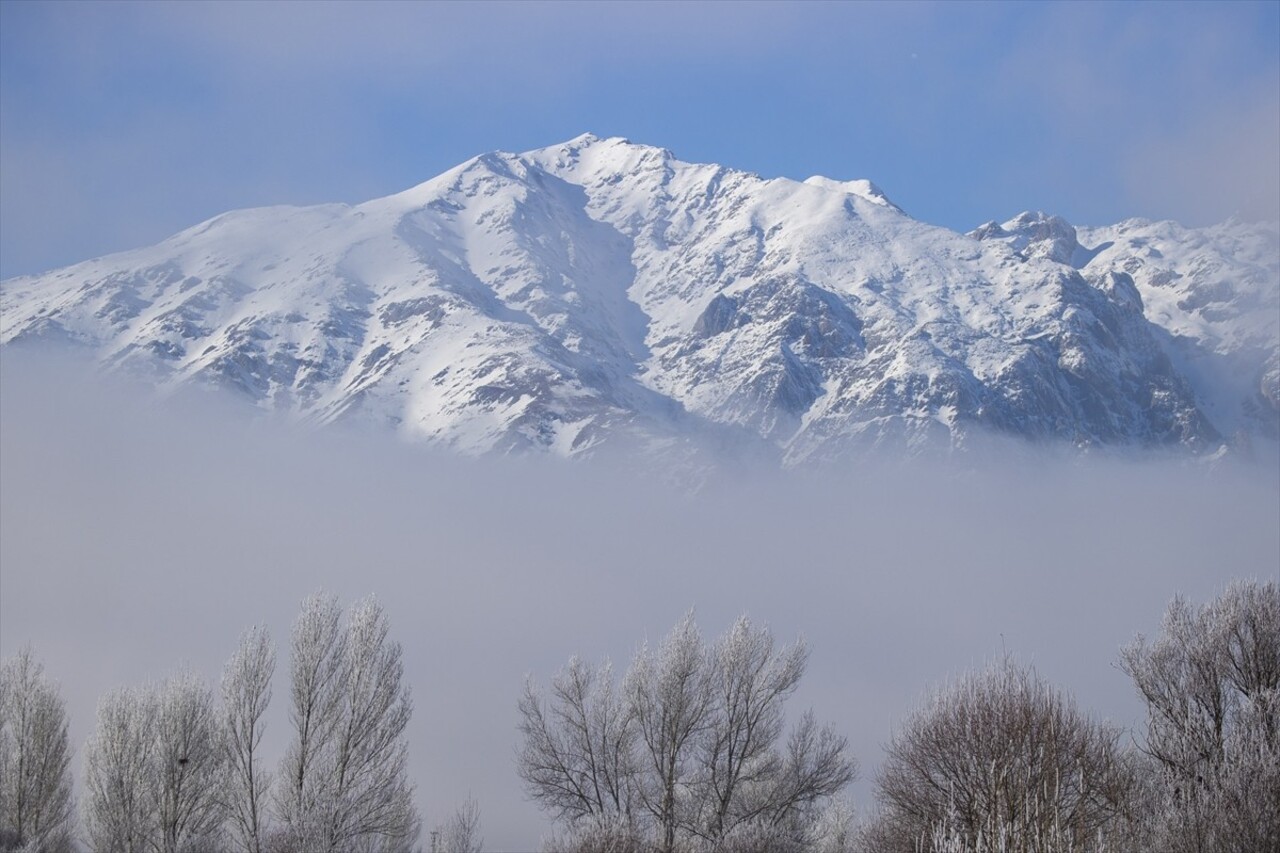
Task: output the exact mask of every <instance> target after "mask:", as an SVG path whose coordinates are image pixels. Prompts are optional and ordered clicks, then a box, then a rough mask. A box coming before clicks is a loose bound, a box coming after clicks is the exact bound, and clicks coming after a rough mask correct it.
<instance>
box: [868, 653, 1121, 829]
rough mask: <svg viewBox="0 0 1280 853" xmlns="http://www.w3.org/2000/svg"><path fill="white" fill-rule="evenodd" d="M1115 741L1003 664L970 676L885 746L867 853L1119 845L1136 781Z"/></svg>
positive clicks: (1060, 697) (1063, 699)
mask: <svg viewBox="0 0 1280 853" xmlns="http://www.w3.org/2000/svg"><path fill="white" fill-rule="evenodd" d="M1120 734H1121V733H1120V730H1119V729H1116V728H1113V727H1110V726H1107V725H1103V724H1101V723H1098V722H1095V721H1093V720H1091V719H1090V718H1089V717H1087V716H1086V715H1085V714H1083V713H1081V712H1080V711H1079V710H1077V708H1076V706H1075V703H1074V702H1073V701H1072V700H1071V699H1070V698H1069V697H1068V696H1066V695H1064V694H1062V693H1060V692H1059V691H1057V690H1054V689H1053V688H1051V687H1050V686H1048V685H1047V684H1046V683H1045V682H1044V681H1043V680H1041V679H1040V678H1039V677H1038V676H1036V675H1035V673H1033V672H1031V671H1029V670H1027V669H1023V668H1021V667H1018V666H1016V665H1015V664H1013V663H1012V662H1011V661H1009V660H1004V661H1002V662H1000V663H998V664H996V665H993V666H991V667H989V668H987V669H986V670H985V671H982V672H979V673H975V674H970V675H967V676H965V677H963V678H961V679H960V680H959V681H957V682H956V683H955V684H953V685H951V686H950V687H948V688H946V689H943V690H941V691H939V692H937V693H935V694H934V695H933V696H932V697H931V698H930V699H929V700H928V701H927V702H926V703H925V704H924V705H923V706H922V707H921V708H919V709H918V710H916V711H915V712H913V713H912V714H911V715H910V716H909V717H908V718H907V720H906V722H905V723H904V724H903V726H902V728H901V729H900V730H899V731H897V732H896V733H895V734H894V735H893V737H892V739H891V741H890V743H889V746H888V748H887V754H886V757H885V761H884V764H883V765H882V767H881V770H880V773H879V775H878V778H877V780H876V784H877V797H878V799H879V801H880V806H881V812H880V814H879V816H878V817H877V819H876V821H875V824H874V825H873V827H872V828H871V830H870V836H871V837H872V839H873V841H872V842H871V843H870V845H869V846H870V849H875V850H877V851H883V853H898V851H901V853H946V851H950V850H952V849H955V850H957V851H959V850H966V851H967V850H993V851H994V850H1028V851H1041V850H1044V851H1056V850H1064V851H1065V850H1080V851H1084V850H1093V849H1095V848H1094V846H1093V845H1095V844H1097V843H1098V842H1100V841H1102V842H1106V841H1107V840H1108V839H1109V838H1117V839H1118V838H1122V837H1127V835H1126V833H1128V831H1129V821H1128V818H1129V816H1130V803H1131V796H1132V792H1133V789H1134V784H1135V779H1134V767H1133V762H1132V761H1131V759H1130V757H1129V756H1128V755H1127V754H1126V753H1125V752H1124V751H1123V750H1122V749H1121V748H1120V746H1119V738H1120Z"/></svg>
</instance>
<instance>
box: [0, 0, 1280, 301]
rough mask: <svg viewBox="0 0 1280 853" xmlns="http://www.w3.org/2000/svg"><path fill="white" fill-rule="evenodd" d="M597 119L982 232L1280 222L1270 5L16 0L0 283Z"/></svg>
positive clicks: (359, 196)
mask: <svg viewBox="0 0 1280 853" xmlns="http://www.w3.org/2000/svg"><path fill="white" fill-rule="evenodd" d="M587 130H590V131H592V132H594V133H597V134H600V135H608V136H613V135H618V136H626V137H629V138H631V139H633V140H635V141H638V142H646V143H649V144H654V145H661V146H664V147H667V148H670V149H672V150H673V151H674V152H675V153H676V154H677V156H679V157H681V158H682V159H685V160H691V161H704V162H705V161H715V162H719V163H724V164H726V165H729V166H734V167H737V168H742V169H748V170H751V171H755V172H758V173H760V174H762V175H765V176H787V177H793V178H799V179H803V178H805V177H808V176H809V175H812V174H825V175H828V176H831V177H836V178H842V179H847V178H855V177H865V178H870V179H871V180H873V181H875V182H876V183H878V184H879V185H880V186H881V187H882V188H883V189H884V190H885V191H886V193H887V194H888V195H889V196H890V197H891V198H892V199H894V201H896V202H897V203H898V204H899V205H901V206H902V207H903V208H904V209H906V210H907V211H908V212H909V213H911V214H912V215H914V216H916V217H917V218H919V219H923V220H925V221H928V222H934V223H938V224H941V225H946V226H948V227H952V228H956V229H961V230H967V229H969V228H972V227H974V226H975V225H978V224H980V223H981V222H983V221H986V220H989V219H1005V218H1008V217H1010V216H1012V215H1014V214H1016V213H1017V212H1019V211H1021V210H1024V209H1042V210H1046V211H1051V212H1054V213H1059V214H1061V215H1063V216H1065V217H1067V218H1068V219H1069V220H1071V221H1073V222H1076V223H1080V224H1101V223H1104V222H1111V221H1116V220H1119V219H1122V218H1125V217H1128V216H1146V217H1151V218H1174V219H1178V220H1180V221H1183V222H1185V223H1186V224H1191V225H1200V224H1207V223H1209V222H1212V221H1217V220H1220V219H1223V218H1225V217H1226V216H1229V215H1232V214H1239V215H1243V216H1245V217H1248V218H1259V217H1265V218H1271V219H1274V218H1278V217H1280V164H1278V163H1280V3H1276V2H1269V3H1257V4H1255V3H1241V4H1235V3H1226V2H1218V3H1213V4H1206V5H1199V4H1192V3H1159V4H1157V3H1133V4H1114V5H1113V4H1103V3H1099V4H1092V3H1068V4H1052V3H1001V4H962V3H946V4H940V5H933V4H928V3H896V4H888V5H879V4H871V3H856V4H839V3H807V4H806V3H788V4H772V3H715V4H697V3H647V4H625V3H617V2H614V3H607V4H598V5H594V4H588V3H533V2H521V3H500V2H493V3H470V4H452V3H432V4H411V3H398V2H396V3H362V4H351V5H347V4H341V3H326V4H321V5H307V4H304V3H284V2H281V3H267V4H253V3H247V2H245V3H198V2H191V3H165V2H145V3H132V4H117V3H110V2H101V0H98V1H97V2H58V3H30V2H25V0H0V276H4V277H7V276H10V275H16V274H22V273H30V272H38V271H41V270H44V269H48V268H52V267H56V266H60V265H63V264H67V263H72V262H75V261H78V260H83V259H85V258H88V257H91V256H96V255H99V254H103V253H106V252H111V251H117V250H122V249H127V248H132V247H134V246H139V245H146V244H150V243H154V242H156V241H158V240H160V239H163V238H164V237H166V236H168V235H169V234H171V233H173V232H175V231H177V230H179V229H181V228H184V227H187V226H189V225H192V224H194V223H196V222H198V221H201V220H203V219H206V218H208V217H210V216H213V215H216V214H218V213H220V212H222V211H224V210H228V209H233V208H240V207H249V206H256V205H265V204H281V203H283V204H310V203H316V202H324V201H347V202H358V201H363V200H365V199H368V198H373V197H376V196H379V195H385V194H388V193H391V192H396V191H398V190H401V189H404V188H406V187H408V186H411V185H413V184H415V183H418V182H420V181H423V180H426V179H427V178H430V177H432V176H434V175H436V174H438V173H439V172H441V171H443V170H445V169H447V168H449V167H450V166H452V165H455V164H457V163H458V162H461V161H462V160H465V159H467V158H468V157H471V156H473V155H475V154H478V153H482V152H484V151H489V150H495V149H500V150H508V151H520V150H527V149H529V148H535V147H540V146H543V145H549V144H553V143H556V142H560V141H563V140H566V139H569V138H571V137H573V136H576V135H578V134H579V133H582V132H584V131H587Z"/></svg>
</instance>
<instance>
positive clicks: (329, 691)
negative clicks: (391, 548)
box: [277, 593, 420, 851]
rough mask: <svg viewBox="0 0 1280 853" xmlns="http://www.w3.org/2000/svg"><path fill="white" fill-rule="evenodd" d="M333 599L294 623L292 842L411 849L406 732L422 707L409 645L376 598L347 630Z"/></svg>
mask: <svg viewBox="0 0 1280 853" xmlns="http://www.w3.org/2000/svg"><path fill="white" fill-rule="evenodd" d="M341 623H342V614H341V608H340V607H339V605H338V603H337V600H336V599H335V598H333V597H332V596H326V595H324V594H321V593H317V594H316V595H313V596H311V597H309V598H308V599H307V600H306V601H304V602H303V607H302V613H301V614H300V615H299V617H298V619H297V621H296V622H295V623H294V630H293V644H292V652H293V654H292V667H291V669H292V676H293V678H292V684H291V688H290V698H291V708H290V719H291V722H292V723H293V729H294V731H293V740H292V742H291V743H290V746H289V748H288V752H287V753H286V755H285V758H284V761H283V763H282V765H281V769H280V774H279V776H280V788H279V790H278V791H277V802H278V807H279V812H280V817H281V821H282V822H283V824H284V833H283V836H284V841H283V843H284V844H285V846H287V847H288V848H290V849H294V850H306V851H347V850H370V851H372V850H385V851H392V850H400V849H408V848H409V847H410V846H412V844H413V843H414V841H415V839H416V838H417V836H418V833H419V826H420V822H419V819H418V815H417V810H416V809H415V807H414V805H413V786H412V784H411V783H410V782H409V779H408V747H407V742H406V737H405V730H406V728H407V726H408V723H409V718H410V714H411V712H412V707H413V706H412V702H411V700H410V697H409V688H408V686H407V685H405V684H403V672H404V667H403V663H402V661H401V648H400V644H399V643H396V642H394V641H392V640H390V638H389V633H390V626H389V623H388V621H387V618H386V615H385V613H384V612H383V610H382V608H381V606H380V605H378V603H377V602H376V601H374V600H373V599H366V600H365V601H363V602H361V603H360V604H359V605H357V606H356V608H355V609H354V611H353V612H352V614H351V616H350V618H349V619H348V621H347V623H346V625H345V627H344V626H343V625H342V624H341Z"/></svg>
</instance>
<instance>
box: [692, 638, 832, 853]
mask: <svg viewBox="0 0 1280 853" xmlns="http://www.w3.org/2000/svg"><path fill="white" fill-rule="evenodd" d="M808 656H809V653H808V649H807V648H806V647H805V645H804V643H803V642H802V641H799V640H797V641H796V642H795V643H794V644H793V645H791V646H788V647H785V648H781V649H779V648H776V646H775V643H774V639H773V634H772V633H771V632H770V631H769V630H768V628H767V627H764V626H755V625H752V624H751V622H750V620H749V619H747V617H745V616H743V617H741V618H739V619H738V621H737V622H736V623H735V624H734V625H733V627H732V628H730V629H729V631H728V632H726V633H725V635H724V636H723V637H721V638H720V640H719V641H718V642H717V643H716V646H715V648H714V650H713V654H712V660H711V670H710V677H711V681H712V684H713V690H712V692H713V700H714V706H713V707H714V711H713V713H712V715H711V720H710V725H709V726H708V728H707V732H706V735H705V736H704V737H703V738H702V741H701V745H700V746H701V755H700V757H699V762H700V764H701V766H702V767H703V768H704V772H703V774H702V777H701V779H700V780H699V783H700V784H701V785H703V786H705V788H706V790H705V791H704V792H702V794H701V796H700V797H699V799H700V800H701V801H702V802H703V803H704V813H703V814H702V815H701V816H700V818H699V821H698V823H697V824H695V825H693V826H691V827H690V830H691V831H692V832H693V833H694V834H696V835H699V836H701V837H703V838H705V839H707V840H708V841H712V842H718V841H720V840H721V839H724V838H725V837H727V836H729V835H730V834H731V833H732V832H733V831H734V828H735V827H736V826H738V825H739V824H757V825H759V826H763V827H769V828H771V829H770V832H772V833H774V834H775V835H776V834H777V833H778V832H780V831H781V830H782V829H783V828H784V827H786V826H788V825H793V826H794V833H793V834H795V835H797V837H798V836H801V835H803V832H804V830H803V826H804V825H806V824H808V823H809V822H810V821H809V820H808V819H807V818H806V819H802V820H799V821H792V820H791V819H792V818H793V817H797V816H799V815H800V813H801V812H806V811H807V810H808V809H809V808H810V807H811V806H814V805H815V804H818V803H821V802H824V801H825V800H826V799H827V798H829V797H831V796H834V795H835V794H837V793H839V791H841V790H842V789H843V788H845V787H846V786H847V785H848V784H849V782H851V781H852V779H853V776H854V773H855V771H856V765H855V764H854V762H853V761H852V760H850V759H848V758H847V757H846V755H845V750H846V748H847V743H846V741H845V739H844V738H843V737H840V736H838V735H836V734H835V733H834V732H833V731H832V730H831V729H829V728H821V729H820V728H819V727H818V726H817V724H816V722H815V721H814V719H813V716H812V714H805V715H804V716H803V717H802V718H801V720H800V721H799V723H798V724H797V726H796V728H795V729H794V731H793V732H792V734H791V737H790V738H789V740H788V743H787V749H786V752H785V753H783V752H781V751H779V749H778V747H779V740H780V739H781V736H782V731H783V723H784V705H785V702H786V700H787V699H788V698H789V697H790V696H791V694H792V693H794V692H795V690H796V687H797V686H798V685H799V683H800V679H801V677H802V676H803V675H804V670H805V665H806V663H807V662H808ZM752 832H753V834H754V835H755V836H760V837H763V835H762V833H763V830H761V829H758V828H757V829H755V830H753V831H752Z"/></svg>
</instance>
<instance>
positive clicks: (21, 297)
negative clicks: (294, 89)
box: [0, 135, 1280, 464]
mask: <svg viewBox="0 0 1280 853" xmlns="http://www.w3.org/2000/svg"><path fill="white" fill-rule="evenodd" d="M1277 245H1280V244H1278V242H1277V238H1276V231H1275V228H1274V227H1270V228H1268V227H1262V226H1245V225H1241V224H1238V223H1227V224H1225V225H1222V226H1218V227H1216V228H1213V229H1203V230H1199V231H1196V230H1190V229H1182V228H1179V227H1178V226H1175V225H1173V224H1171V223H1141V222H1126V223H1121V224H1120V225H1117V226H1112V227H1110V228H1100V229H1080V230H1077V229H1074V228H1072V226H1070V225H1069V224H1067V223H1066V222H1064V221H1063V220H1061V219H1059V218H1057V217H1046V216H1043V215H1040V214H1022V215H1020V216H1018V217H1016V218H1015V219H1013V220H1010V221H1009V222H1007V223H1004V224H1003V225H997V224H995V223H991V224H988V225H986V226H983V227H982V228H980V229H978V230H977V231H975V232H973V233H972V234H970V235H961V234H957V233H954V232H951V231H948V230H946V229H943V228H939V227H935V226H931V225H927V224H924V223H921V222H917V221H915V220H913V219H911V218H910V217H909V216H907V215H906V214H905V213H903V212H902V211H901V210H899V209H898V208H897V207H896V206H895V205H893V203H892V202H891V201H889V200H888V198H886V197H885V195H884V193H883V192H881V191H880V190H879V189H878V188H876V187H875V186H874V185H873V184H871V183H870V182H868V181H849V182H838V181H832V180H829V179H825V178H813V179H810V180H809V181H806V182H803V183H798V182H794V181H789V180H782V179H779V180H764V179H761V178H759V177H758V176H755V175H751V174H747V173H744V172H738V171H734V170H732V169H728V168H725V167H722V166H716V165H699V164H690V163H684V162H681V161H679V160H677V159H676V158H675V157H674V156H673V155H672V154H671V153H670V152H668V151H665V150H662V149H658V148H652V147H648V146H643V145H636V144H632V143H630V142H627V141H626V140H621V139H598V138H595V137H592V136H590V135H587V136H583V137H579V138H577V139H574V140H572V141H570V142H567V143H565V144H563V145H557V146H552V147H550V148H545V149H541V150H537V151H531V152H527V153H525V154H520V155H515V154H488V155H484V156H482V157H478V158H476V159H474V160H471V161H469V162H467V163H464V164H462V165H461V166H458V167H457V168H455V169H453V170H451V171H449V172H446V173H445V174H443V175H441V176H439V177H437V178H434V179H432V180H430V181H427V182H426V183H424V184H421V185H419V186H417V187H414V188H412V189H410V190H407V191H405V192H403V193H400V194H398V195H394V196H389V197H387V198H383V199H377V200H375V201H371V202H367V203H365V204H360V205H356V206H345V205H326V206H320V207H312V208H265V209H259V210H247V211H238V212H233V213H229V214H226V215H223V216H220V217H217V218H215V219H213V220H210V221H209V222H206V223H203V224H201V225H198V226H196V227H194V228H191V229H189V230H187V231H184V232H182V233H180V234H177V235H175V236H174V237H172V238H170V239H168V240H166V241H165V242H163V243H161V244H159V245H157V246H154V247H151V248H147V249H141V250H138V251H134V252H126V253H122V254H119V255H113V256H110V257H106V258H101V259H98V260H93V261H88V262H86V263H82V264H78V265H76V266H73V267H68V268H65V269H62V270H55V271H53V272H50V273H47V274H45V275H41V276H35V277H24V278H18V279H11V280H9V281H6V282H4V284H3V291H2V293H3V306H4V311H3V315H2V317H0V343H5V344H9V345H12V344H14V343H15V342H21V341H29V340H40V339H44V340H49V339H56V340H64V341H71V342H75V343H77V344H79V345H81V346H84V347H88V348H90V349H91V350H92V351H93V352H94V354H95V355H96V357H97V358H98V359H100V360H101V362H102V363H103V364H105V365H108V366H110V367H112V368H119V369H127V370H130V371H134V372H142V373H144V374H146V375H149V376H150V377H152V378H153V379H154V381H155V382H156V383H157V384H158V385H160V386H161V387H162V388H174V387H179V386H183V385H185V384H188V383H213V384H217V385H221V386H227V387H230V388H233V389H235V390H236V391H237V392H239V393H241V394H243V395H245V396H247V397H248V398H249V399H251V400H252V401H254V402H255V403H256V404H257V405H259V406H261V407H262V408H264V409H269V410H273V411H280V412H284V413H287V414H288V415H289V416H291V417H297V418H300V419H303V420H307V421H311V422H316V423H328V422H333V421H339V420H350V419H356V420H364V421H372V422H375V423H378V424H385V425H387V426H390V427H394V428H395V429H397V430H399V431H400V432H401V433H403V434H404V435H406V436H409V437H412V438H420V439H426V440H429V441H432V442H436V443H439V444H443V445H446V446H449V447H452V448H455V449H457V450H460V451H463V452H467V453H487V452H507V451H513V450H526V449H530V450H542V451H548V452H552V453H557V454H561V455H567V456H572V455H578V454H584V453H591V452H594V451H596V450H598V449H600V448H601V447H604V446H608V445H610V444H613V445H618V444H625V443H632V442H639V443H641V444H643V445H646V446H648V447H650V448H661V447H669V446H671V445H673V444H680V443H683V442H696V443H700V442H711V443H713V444H715V445H717V446H722V445H726V444H728V445H739V444H740V445H746V446H752V447H756V448H764V449H766V450H767V451H768V452H770V453H774V454H776V455H777V456H779V457H780V458H781V459H782V460H783V461H784V462H785V463H786V464H802V463H805V462H807V461H813V460H823V459H829V458H835V457H840V456H843V455H845V454H847V453H849V452H853V451H857V450H859V449H864V448H867V447H873V446H877V445H885V444H889V445H893V446H906V447H911V448H922V447H926V446H938V445H940V446H946V447H951V446H956V445H963V444H964V443H965V441H966V440H967V439H968V437H969V436H971V435H973V434H974V433H976V432H982V431H987V430H992V431H995V432H997V433H1003V434H1009V435H1014V436H1019V437H1025V438H1027V439H1032V440H1036V441H1064V442H1072V443H1075V444H1077V445H1089V444H1108V445H1111V444H1121V445H1142V446H1152V445H1176V446H1182V447H1186V448H1190V449H1195V450H1199V449H1205V448H1210V447H1214V446H1216V445H1217V444H1218V443H1220V441H1221V440H1222V436H1223V435H1224V434H1230V433H1233V432H1236V431H1238V430H1249V431H1254V432H1260V433H1263V434H1272V435H1274V434H1275V432H1276V429H1275V424H1276V423H1277V421H1278V418H1277V411H1278V409H1277V399H1278V398H1280V360H1278V358H1277V322H1278V317H1277V315H1278V313H1280V312H1278V309H1277V291H1278V285H1277V282H1278V281H1280V270H1278V269H1277V266H1278V265H1280V262H1278V261H1277V254H1278V252H1277ZM1239 371H1244V373H1247V374H1248V381H1247V382H1246V381H1244V380H1243V379H1241V380H1240V381H1239V382H1238V383H1237V384H1238V385H1239V387H1238V388H1237V387H1236V386H1235V385H1232V386H1231V387H1230V388H1224V386H1223V385H1222V384H1221V381H1222V380H1221V378H1220V377H1221V376H1222V375H1223V374H1224V372H1225V373H1226V374H1229V375H1231V376H1235V375H1236V374H1237V372H1239ZM1241 375H1244V374H1241Z"/></svg>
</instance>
